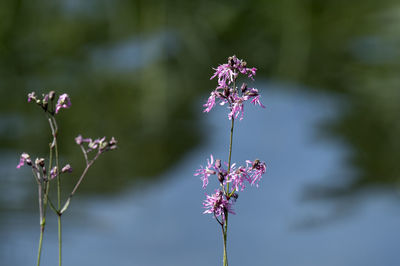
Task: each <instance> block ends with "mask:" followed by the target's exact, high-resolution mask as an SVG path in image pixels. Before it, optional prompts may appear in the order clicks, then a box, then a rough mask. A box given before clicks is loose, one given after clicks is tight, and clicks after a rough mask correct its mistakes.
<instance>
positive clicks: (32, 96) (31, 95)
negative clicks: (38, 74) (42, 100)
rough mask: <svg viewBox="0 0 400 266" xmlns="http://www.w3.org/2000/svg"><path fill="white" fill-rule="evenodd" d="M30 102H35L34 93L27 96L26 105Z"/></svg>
mask: <svg viewBox="0 0 400 266" xmlns="http://www.w3.org/2000/svg"><path fill="white" fill-rule="evenodd" d="M32 100H33V101H36V95H35V92H34V91H32V92H31V93H29V94H28V103H29V102H31V101H32Z"/></svg>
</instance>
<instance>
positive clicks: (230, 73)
mask: <svg viewBox="0 0 400 266" xmlns="http://www.w3.org/2000/svg"><path fill="white" fill-rule="evenodd" d="M246 66H247V63H246V62H245V61H243V60H241V59H238V58H237V57H236V56H235V55H234V56H231V57H229V58H228V63H226V64H222V65H219V66H218V67H217V68H216V69H214V70H215V73H214V75H212V76H211V78H210V79H213V78H215V77H217V78H218V86H217V88H216V89H215V90H214V91H212V92H211V94H210V96H209V98H208V100H207V102H206V103H205V104H204V105H203V106H204V107H205V109H204V112H207V113H208V112H210V111H211V109H212V108H213V107H214V106H215V103H216V101H217V99H218V100H219V101H220V102H219V104H220V105H225V104H226V103H227V104H228V105H229V106H228V107H229V110H230V112H229V114H228V118H229V120H232V119H234V118H238V117H239V116H240V120H242V119H243V116H244V102H246V101H247V100H251V103H253V104H254V105H259V106H261V107H263V108H265V106H264V105H262V103H261V102H260V95H259V93H258V90H257V89H254V88H252V89H247V85H246V84H243V85H242V87H241V89H240V90H238V88H237V87H236V85H235V86H233V84H235V81H236V79H237V77H238V76H239V74H242V75H245V76H247V77H248V78H251V79H252V80H254V78H253V77H254V76H255V75H256V71H257V69H256V68H255V67H252V68H248V67H246Z"/></svg>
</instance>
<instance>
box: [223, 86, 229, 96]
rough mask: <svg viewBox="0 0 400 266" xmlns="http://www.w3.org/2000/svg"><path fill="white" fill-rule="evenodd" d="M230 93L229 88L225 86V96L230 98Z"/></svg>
mask: <svg viewBox="0 0 400 266" xmlns="http://www.w3.org/2000/svg"><path fill="white" fill-rule="evenodd" d="M229 94H230V91H229V88H224V98H228V97H229Z"/></svg>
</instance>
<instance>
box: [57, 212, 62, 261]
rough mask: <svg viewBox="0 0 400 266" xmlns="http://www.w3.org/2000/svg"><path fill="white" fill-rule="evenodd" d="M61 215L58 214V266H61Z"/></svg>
mask: <svg viewBox="0 0 400 266" xmlns="http://www.w3.org/2000/svg"><path fill="white" fill-rule="evenodd" d="M61 229H62V228H61V214H58V265H59V266H61V250H62V239H61V236H62V235H61Z"/></svg>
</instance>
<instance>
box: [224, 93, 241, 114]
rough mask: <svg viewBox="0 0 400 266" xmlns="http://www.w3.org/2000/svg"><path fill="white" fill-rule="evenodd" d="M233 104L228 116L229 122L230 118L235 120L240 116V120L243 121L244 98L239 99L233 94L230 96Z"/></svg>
mask: <svg viewBox="0 0 400 266" xmlns="http://www.w3.org/2000/svg"><path fill="white" fill-rule="evenodd" d="M232 99H233V102H232V104H231V112H230V113H229V114H228V118H229V120H231V119H232V118H237V117H238V116H239V114H241V115H240V120H242V119H243V112H244V106H243V102H244V101H245V98H243V97H239V96H238V95H237V93H235V94H233V96H232Z"/></svg>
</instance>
